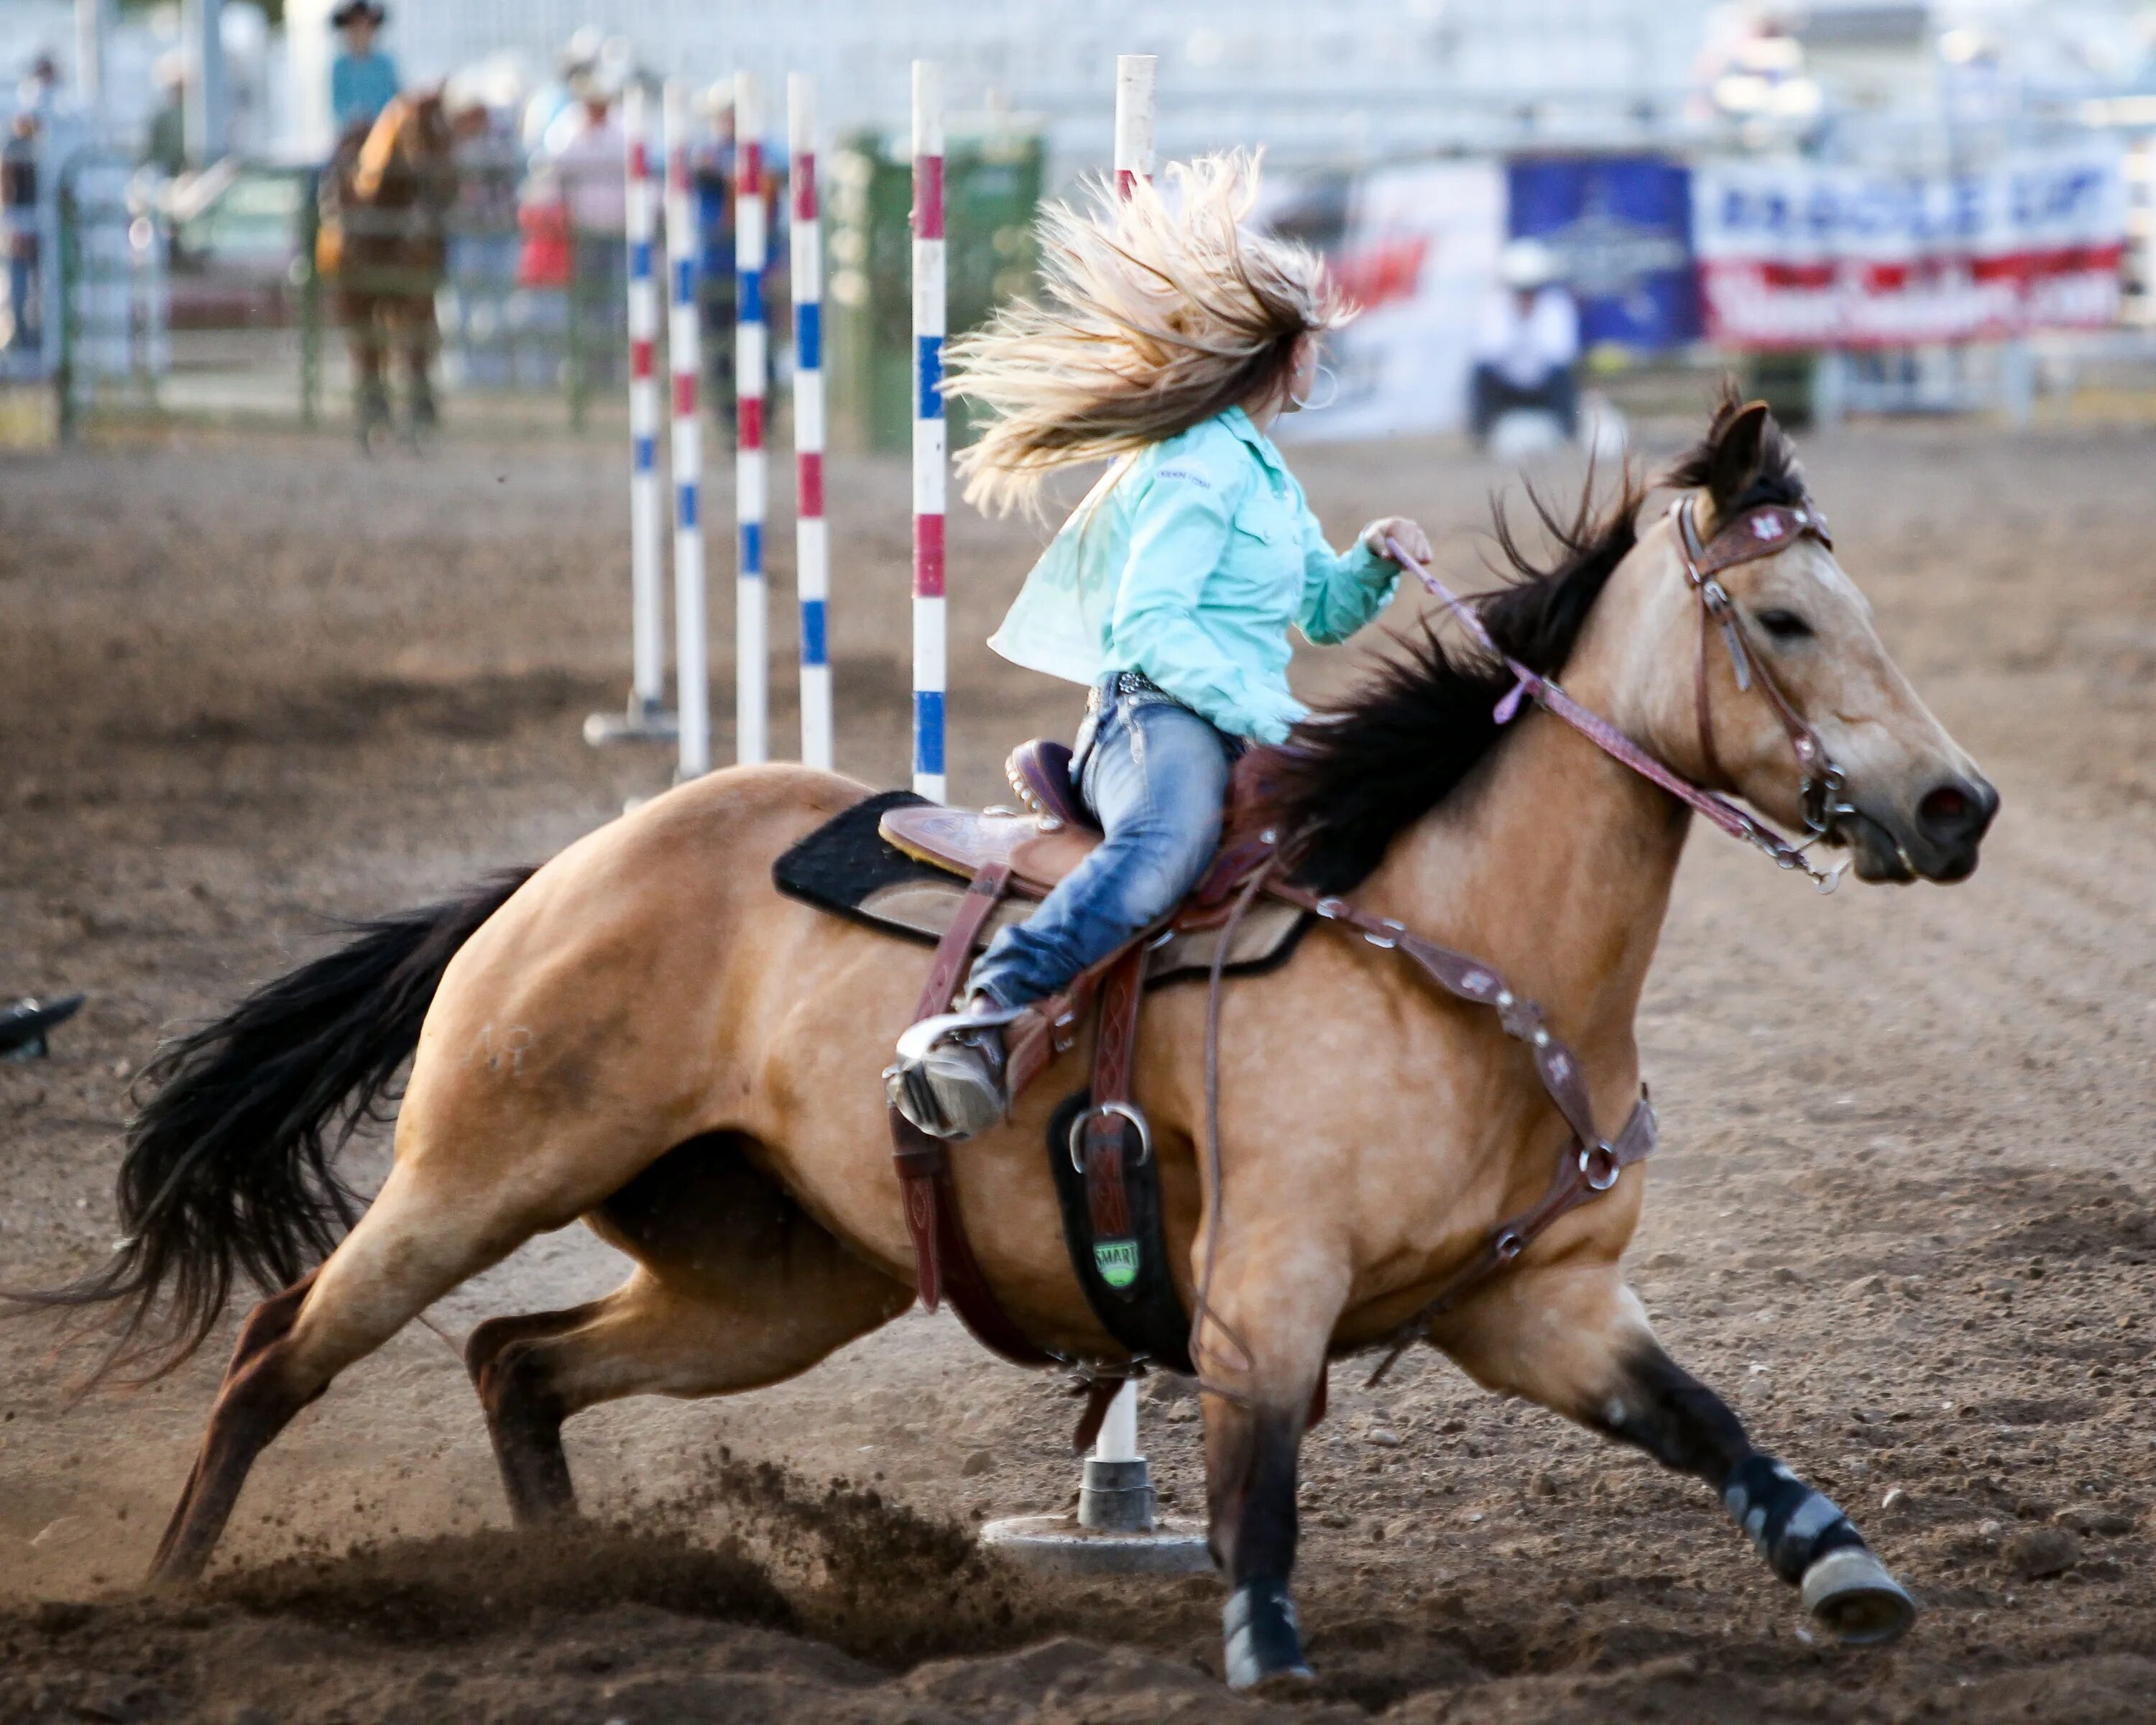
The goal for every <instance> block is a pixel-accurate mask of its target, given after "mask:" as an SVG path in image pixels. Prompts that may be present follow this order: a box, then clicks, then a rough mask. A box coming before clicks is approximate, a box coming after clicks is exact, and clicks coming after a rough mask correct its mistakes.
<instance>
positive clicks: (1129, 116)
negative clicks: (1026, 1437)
mask: <svg viewBox="0 0 2156 1725" xmlns="http://www.w3.org/2000/svg"><path fill="white" fill-rule="evenodd" d="M1159 73H1160V60H1159V58H1158V56H1157V55H1154V54H1117V55H1116V196H1117V197H1118V198H1128V197H1129V196H1130V195H1131V193H1132V191H1133V190H1134V189H1135V188H1136V187H1137V182H1139V181H1140V180H1150V179H1151V178H1152V120H1153V109H1154V104H1155V97H1154V88H1155V85H1156V82H1157V80H1158V77H1159ZM1093 1460H1094V1461H1096V1462H1098V1463H1101V1464H1103V1466H1101V1467H1100V1468H1098V1469H1096V1468H1094V1467H1091V1466H1088V1468H1087V1470H1086V1482H1085V1485H1084V1486H1082V1487H1081V1491H1080V1505H1081V1519H1082V1518H1083V1516H1084V1512H1085V1511H1086V1510H1087V1509H1090V1508H1092V1507H1093V1505H1092V1504H1091V1503H1090V1502H1087V1495H1086V1494H1087V1492H1088V1491H1092V1490H1094V1489H1095V1488H1094V1481H1093V1476H1094V1475H1095V1474H1096V1472H1098V1473H1100V1474H1101V1475H1103V1476H1107V1475H1110V1474H1115V1475H1117V1476H1120V1475H1122V1474H1124V1473H1129V1474H1132V1475H1134V1476H1136V1478H1137V1480H1138V1481H1140V1482H1141V1483H1142V1486H1143V1488H1144V1493H1145V1508H1146V1514H1145V1518H1144V1520H1143V1521H1142V1522H1141V1523H1139V1527H1140V1530H1142V1529H1143V1528H1146V1527H1151V1526H1152V1502H1151V1499H1152V1483H1151V1481H1150V1479H1149V1478H1148V1477H1147V1475H1146V1471H1145V1458H1144V1456H1143V1455H1141V1454H1140V1453H1139V1451H1138V1386H1137V1380H1136V1379H1135V1378H1126V1379H1125V1380H1124V1383H1123V1387H1122V1389H1119V1390H1117V1391H1116V1399H1115V1400H1114V1401H1112V1402H1111V1403H1110V1404H1108V1415H1107V1418H1106V1420H1102V1421H1101V1435H1100V1437H1099V1439H1098V1440H1097V1441H1096V1443H1095V1444H1094V1445H1093ZM1108 1464H1135V1466H1109V1465H1108Z"/></svg>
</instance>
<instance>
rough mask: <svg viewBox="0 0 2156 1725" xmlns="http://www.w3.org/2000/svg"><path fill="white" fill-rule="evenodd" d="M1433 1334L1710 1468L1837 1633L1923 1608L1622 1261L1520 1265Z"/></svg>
mask: <svg viewBox="0 0 2156 1725" xmlns="http://www.w3.org/2000/svg"><path fill="white" fill-rule="evenodd" d="M1432 1340H1434V1341H1435V1342H1437V1343H1438V1344H1439V1345H1440V1347H1442V1348H1444V1349H1445V1351H1446V1352H1447V1353H1450V1354H1451V1355H1452V1356H1453V1358H1455V1359H1456V1360H1458V1361H1459V1363H1460V1365H1461V1366H1462V1367H1464V1368H1466V1370H1467V1372H1468V1373H1470V1374H1471V1375H1472V1376H1473V1377H1474V1378H1476V1380H1477V1381H1479V1382H1481V1384H1485V1385H1486V1386H1487V1387H1489V1388H1491V1389H1501V1390H1507V1391H1510V1392H1511V1393H1512V1394H1518V1395H1523V1396H1526V1397H1527V1398H1528V1399H1531V1400H1533V1401H1537V1402H1540V1403H1541V1404H1543V1406H1545V1407H1547V1408H1549V1409H1552V1410H1553V1411H1554V1412H1557V1413H1560V1414H1565V1415H1567V1416H1568V1418H1570V1419H1573V1420H1578V1422H1579V1423H1580V1424H1581V1425H1585V1426H1588V1427H1589V1428H1591V1429H1592V1430H1596V1431H1599V1432H1600V1433H1602V1434H1603V1435H1604V1436H1606V1437H1610V1438H1614V1439H1616V1440H1618V1441H1620V1442H1621V1443H1626V1444H1630V1445H1635V1447H1637V1448H1639V1449H1642V1450H1645V1451H1646V1452H1647V1453H1648V1454H1649V1455H1652V1456H1653V1457H1654V1458H1655V1460H1656V1461H1660V1462H1661V1463H1662V1465H1663V1466H1666V1467H1671V1468H1675V1469H1676V1470H1677V1471H1679V1472H1681V1473H1689V1474H1692V1475H1694V1476H1697V1477H1698V1478H1700V1479H1702V1480H1704V1481H1706V1482H1707V1485H1708V1486H1710V1487H1712V1490H1713V1491H1714V1493H1715V1495H1716V1496H1717V1497H1719V1498H1720V1499H1721V1500H1722V1504H1723V1507H1726V1508H1727V1510H1728V1512H1729V1513H1730V1514H1731V1515H1732V1517H1734V1518H1735V1519H1736V1522H1737V1523H1738V1526H1739V1527H1742V1528H1743V1530H1744V1532H1745V1533H1746V1534H1747V1535H1748V1537H1749V1538H1750V1539H1751V1541H1752V1543H1753V1547H1754V1548H1755V1549H1757V1550H1758V1553H1759V1555H1760V1556H1761V1557H1762V1558H1764V1559H1765V1560H1766V1562H1767V1566H1768V1568H1770V1569H1772V1570H1773V1571H1774V1574H1777V1575H1778V1576H1779V1577H1780V1578H1781V1579H1783V1580H1784V1581H1785V1582H1788V1583H1789V1584H1790V1585H1791V1586H1793V1587H1795V1588H1796V1589H1799V1594H1800V1597H1801V1598H1802V1599H1803V1601H1804V1609H1806V1610H1807V1611H1809V1612H1810V1613H1811V1615H1813V1616H1814V1617H1815V1619H1817V1620H1818V1621H1819V1622H1820V1625H1822V1626H1823V1627H1824V1628H1825V1629H1826V1630H1829V1631H1830V1633H1831V1634H1833V1635H1835V1637H1836V1638H1837V1639H1839V1640H1842V1641H1844V1642H1846V1643H1849V1644H1851V1645H1876V1644H1879V1643H1883V1642H1886V1641H1892V1640H1895V1639H1897V1637H1899V1636H1900V1635H1902V1632H1903V1631H1904V1630H1907V1628H1908V1627H1909V1625H1911V1624H1912V1623H1913V1622H1915V1620H1916V1616H1917V1607H1916V1602H1915V1601H1914V1600H1912V1599H1911V1598H1910V1597H1909V1595H1908V1594H1907V1592H1906V1591H1905V1590H1904V1589H1902V1585H1901V1584H1900V1583H1898V1582H1897V1581H1896V1580H1895V1579H1894V1578H1893V1577H1892V1575H1891V1574H1888V1573H1887V1570H1886V1566H1885V1565H1884V1564H1883V1563H1881V1562H1880V1561H1879V1559H1878V1558H1876V1557H1875V1556H1873V1555H1872V1553H1871V1549H1870V1548H1869V1547H1867V1546H1866V1543H1865V1542H1864V1537H1863V1535H1861V1533H1859V1532H1857V1530H1856V1524H1855V1523H1854V1522H1851V1520H1850V1518H1849V1517H1847V1516H1846V1515H1845V1514H1844V1513H1843V1512H1842V1510H1841V1508H1840V1506H1839V1505H1837V1504H1836V1503H1835V1502H1834V1501H1833V1500H1832V1499H1831V1498H1830V1497H1826V1496H1825V1494H1824V1493H1822V1492H1820V1491H1815V1490H1813V1489H1812V1487H1810V1486H1808V1485H1806V1484H1805V1483H1804V1481H1802V1480H1800V1479H1799V1478H1798V1477H1797V1476H1796V1475H1795V1474H1794V1472H1793V1471H1790V1469H1789V1467H1787V1466H1784V1464H1783V1463H1782V1462H1780V1461H1777V1460H1776V1459H1775V1458H1774V1456H1772V1455H1768V1454H1767V1453H1766V1452H1765V1451H1764V1450H1760V1449H1758V1448H1756V1447H1755V1446H1754V1445H1753V1442H1752V1440H1751V1438H1750V1437H1749V1436H1748V1435H1747V1434H1746V1432H1745V1430H1744V1426H1743V1422H1742V1421H1741V1420H1738V1417H1737V1415H1736V1414H1733V1413H1732V1412H1731V1411H1730V1409H1729V1407H1728V1404H1727V1403H1725V1402H1724V1401H1723V1400H1722V1399H1721V1398H1720V1397H1719V1396H1717V1395H1716V1394H1714V1392H1713V1391H1712V1390H1711V1389H1707V1387H1706V1385H1704V1384H1702V1383H1700V1382H1699V1380H1698V1379H1697V1378H1694V1377H1692V1376H1691V1373H1688V1372H1686V1371H1685V1370H1684V1369H1683V1368H1681V1367H1680V1366H1678V1365H1677V1364H1676V1362H1674V1361H1673V1360H1671V1358H1670V1357H1669V1355H1668V1354H1667V1353H1664V1352H1663V1351H1662V1348H1661V1344H1660V1343H1657V1342H1656V1341H1655V1337H1654V1332H1653V1331H1652V1330H1651V1329H1650V1328H1649V1327H1648V1324H1647V1316H1646V1313H1645V1311H1644V1310H1642V1309H1641V1307H1640V1301H1639V1299H1638V1296H1635V1294H1634V1293H1633V1292H1632V1291H1631V1290H1630V1288H1628V1287H1626V1286H1625V1285H1624V1282H1623V1281H1622V1280H1621V1278H1620V1276H1619V1274H1618V1271H1617V1268H1616V1266H1614V1265H1593V1266H1579V1267H1569V1268H1568V1267H1567V1266H1563V1265H1559V1266H1552V1267H1550V1268H1548V1269H1540V1270H1537V1269H1532V1268H1524V1269H1516V1270H1515V1271H1512V1272H1511V1274H1510V1275H1509V1276H1507V1280H1506V1281H1505V1282H1504V1283H1503V1284H1502V1285H1501V1286H1496V1287H1493V1288H1492V1289H1491V1291H1490V1292H1489V1293H1488V1294H1487V1295H1486V1296H1483V1297H1482V1298H1481V1299H1480V1300H1478V1301H1476V1302H1475V1303H1474V1304H1472V1305H1471V1306H1469V1307H1464V1308H1463V1309H1462V1310H1460V1312H1455V1313H1454V1314H1453V1315H1451V1316H1450V1317H1448V1318H1446V1319H1445V1320H1443V1321H1442V1322H1441V1323H1440V1326H1439V1327H1437V1329H1436V1330H1435V1331H1434V1332H1433V1335H1432Z"/></svg>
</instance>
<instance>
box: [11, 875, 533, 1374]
mask: <svg viewBox="0 0 2156 1725" xmlns="http://www.w3.org/2000/svg"><path fill="white" fill-rule="evenodd" d="M531 873H532V870H529V869H518V870H506V871H505V872H503V873H500V874H497V875H492V876H490V877H489V878H488V879H486V880H482V881H480V882H478V883H477V884H475V886H471V887H470V888H469V889H468V890H466V891H465V892H463V893H461V894H459V895H458V896H454V897H452V898H449V899H445V900H443V901H441V902H439V903H438V904H432V905H427V906H422V907H420V908H419V909H417V910H412V911H401V912H398V913H397V914H395V915H393V916H383V917H381V918H378V919H376V920H373V921H370V922H359V923H356V924H353V925H352V926H351V927H352V938H351V939H350V940H348V941H346V942H345V943H344V944H343V945H342V946H340V947H336V949H335V950H334V951H332V952H326V953H325V954H323V955H322V956H321V957H319V958H316V959H313V960H311V961H310V962H309V963H305V964H303V965H301V966H300V967H299V968H297V969H296V970H293V971H290V972H289V973H286V974H285V975H284V976H281V977H279V978H277V979H276V980H275V981H274V982H270V983H264V985H263V986H262V987H260V988H257V989H256V990H255V991H254V993H251V994H249V996H248V997H247V998H246V999H244V1000H242V1001H241V1002H240V1003H239V1005H238V1006H236V1007H234V1009H232V1010H231V1011H230V1012H228V1013H227V1014H225V1015H224V1016H223V1018H221V1019H216V1020H215V1021H213V1022H212V1023H210V1024H204V1025H202V1026H199V1027H198V1028H197V1029H192V1030H189V1031H187V1032H186V1033H185V1034H181V1035H177V1036H175V1037H173V1038H172V1039H171V1040H168V1041H167V1042H166V1043H165V1044H164V1045H163V1046H162V1047H161V1048H160V1049H159V1050H157V1053H156V1055H153V1056H152V1057H151V1060H150V1062H149V1064H148V1065H146V1067H145V1068H144V1069H143V1070H142V1073H141V1078H140V1079H139V1080H138V1083H139V1084H141V1085H142V1086H146V1088H147V1090H148V1092H149V1093H148V1096H147V1098H146V1100H144V1101H141V1103H140V1105H139V1106H138V1107H137V1109H136V1112H135V1114H134V1116H133V1117H132V1118H131V1119H130V1120H129V1122H127V1125H126V1130H125V1141H126V1151H125V1153H124V1155H123V1156H122V1158H121V1165H120V1176H119V1180H118V1209H119V1215H120V1222H121V1228H122V1229H123V1230H124V1232H123V1234H122V1235H121V1239H120V1240H119V1242H118V1243H117V1245H115V1247H114V1249H113V1252H112V1255H111V1256H110V1258H109V1259H108V1260H106V1261H105V1263H104V1264H103V1265H102V1266H100V1267H98V1268H97V1269H95V1270H92V1271H88V1272H87V1273H85V1275H83V1276H79V1277H77V1278H76V1279H75V1280H74V1281H70V1282H67V1283H65V1284H64V1285H62V1286H59V1287H55V1288H38V1289H8V1290H4V1291H0V1298H4V1299H6V1300H8V1301H13V1302H14V1303H15V1305H16V1306H17V1307H18V1308H19V1309H26V1310H27V1309H45V1310H50V1309H54V1308H59V1309H64V1310H66V1309H75V1310H80V1309H87V1308H91V1307H109V1306H117V1307H119V1308H120V1309H119V1311H118V1312H117V1313H116V1314H115V1327H116V1328H117V1330H118V1332H119V1333H118V1335H117V1336H116V1337H115V1339H114V1341H113V1343H112V1345H111V1346H110V1348H109V1349H108V1350H107V1352H106V1353H105V1358H104V1359H103V1360H102V1362H101V1363H100V1364H99V1366H98V1368H97V1369H96V1371H95V1373H93V1375H92V1377H91V1378H90V1382H91V1383H93V1384H95V1382H96V1381H97V1380H98V1379H100V1378H104V1377H105V1376H106V1375H107V1374H108V1373H111V1372H113V1371H114V1370H115V1369H117V1368H121V1367H122V1366H126V1367H130V1368H136V1369H137V1370H138V1371H139V1372H140V1373H141V1376H142V1377H143V1378H158V1377H162V1376H163V1375H164V1374H165V1373H168V1372H171V1371H172V1370H173V1369H175V1368H177V1367H178V1366H179V1365H181V1364H182V1363H183V1362H185V1361H186V1360H187V1359H188V1358H190V1357H192V1356H193V1353H195V1351H196V1350H197V1349H198V1348H200V1347H201V1346H202V1344H203V1341H204V1340H205V1339H207V1337H208V1335H209V1332H210V1331H211V1330H212V1328H213V1327H215V1325H216V1323H217V1321H218V1317H219V1315H220V1314H221V1313H222V1312H223V1310H224V1306H225V1302H226V1301H227V1300H228V1298H229V1297H230V1296H231V1293H232V1288H233V1284H234V1281H235V1280H236V1279H237V1278H238V1277H239V1276H246V1277H247V1278H249V1280H250V1281H254V1282H255V1283H256V1284H257V1285H259V1286H261V1287H262V1288H264V1289H265V1290H275V1289H277V1288H282V1287H286V1286H290V1284H291V1283H293V1282H295V1281H298V1280H299V1279H300V1276H302V1275H304V1274H305V1272H306V1271H308V1270H309V1269H310V1268H311V1267H312V1266H314V1265H315V1264H316V1263H318V1262H320V1261H321V1259H322V1258H323V1257H324V1256H325V1255H326V1254H327V1253H328V1252H329V1250H331V1247H333V1246H334V1245H336V1242H337V1240H338V1239H339V1238H340V1237H341V1235H342V1234H343V1233H344V1231H345V1230H346V1229H347V1228H349V1227H350V1226H351V1225H352V1223H353V1222H354V1221H355V1220H357V1218H358V1214H359V1212H360V1210H361V1209H362V1208H363V1205H362V1203H361V1202H360V1199H359V1198H358V1195H357V1194H356V1193H354V1192H353V1191H352V1189H351V1188H350V1187H349V1186H347V1185H346V1184H345V1183H344V1182H343V1181H342V1180H341V1179H340V1178H338V1177H337V1174H336V1169H335V1166H334V1164H335V1163H336V1157H337V1154H338V1153H339V1152H340V1151H341V1150H342V1149H343V1147H344V1146H345V1145H346V1142H349V1141H350V1139H351V1137H352V1134H353V1133H354V1132H357V1130H358V1129H359V1127H360V1126H361V1125H362V1123H363V1122H366V1121H367V1120H369V1119H376V1118H380V1117H382V1113H381V1110H382V1106H384V1105H385V1104H389V1103H393V1102H394V1101H395V1099H396V1093H395V1092H394V1091H393V1090H392V1088H391V1086H392V1085H393V1081H395V1079H396V1077H397V1075H398V1071H399V1070H401V1069H402V1068H403V1065H404V1063H405V1062H406V1061H407V1060H409V1059H410V1057H411V1055H412V1052H413V1049H415V1048H416V1047H417V1046H418V1040H419V1027H420V1025H421V1024H422V1023H423V1021H424V1020H425V1018H426V1015H427V1009H428V1007H429V1005H430V1004H432V1002H433V1000H434V993H435V991H436V989H437V988H439V986H440V983H441V980H442V973H443V972H444V970H445V969H447V968H448V967H449V960H450V958H451V957H453V956H454V954H455V952H456V951H457V949H458V948H459V947H461V946H463V945H464V943H465V942H466V941H468V940H470V938H471V937H472V936H473V935H474V934H475V933H476V932H478V930H479V927H480V924H482V923H484V922H485V921H486V920H487V918H488V917H490V916H492V915H493V914H494V913H495V911H498V910H500V908H501V906H503V905H504V904H505V903H506V902H507V901H508V900H509V898H510V896H511V895H512V894H513V893H515V892H516V890H517V889H518V888H519V887H521V886H523V884H524V883H525V881H526V880H529V879H530V878H531Z"/></svg>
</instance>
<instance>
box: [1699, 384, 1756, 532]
mask: <svg viewBox="0 0 2156 1725" xmlns="http://www.w3.org/2000/svg"><path fill="white" fill-rule="evenodd" d="M1769 418H1770V415H1769V414H1768V410H1767V403H1764V402H1763V401H1754V402H1747V403H1745V404H1744V405H1743V407H1741V408H1738V410H1737V412H1736V413H1735V414H1734V415H1732V418H1730V421H1729V424H1727V425H1726V426H1724V427H1723V428H1722V435H1721V436H1720V437H1718V438H1717V439H1715V443H1714V456H1713V459H1712V460H1711V461H1710V462H1709V463H1708V464H1707V490H1708V491H1709V492H1710V493H1712V495H1713V498H1714V501H1715V503H1716V505H1717V507H1726V506H1727V505H1728V504H1730V503H1731V502H1732V501H1734V500H1735V499H1737V498H1739V497H1742V496H1743V495H1744V494H1745V492H1746V491H1748V490H1750V489H1751V486H1752V482H1753V480H1756V479H1758V477H1759V470H1760V468H1761V466H1762V465H1763V456H1764V453H1765V449H1766V443H1767V424H1768V419H1769Z"/></svg>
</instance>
